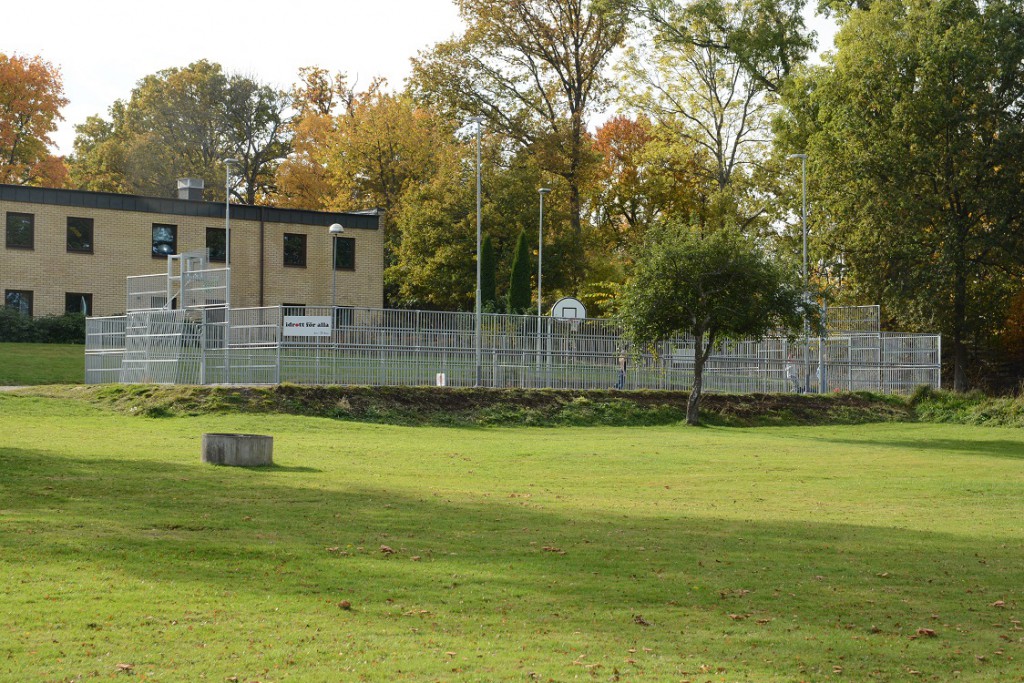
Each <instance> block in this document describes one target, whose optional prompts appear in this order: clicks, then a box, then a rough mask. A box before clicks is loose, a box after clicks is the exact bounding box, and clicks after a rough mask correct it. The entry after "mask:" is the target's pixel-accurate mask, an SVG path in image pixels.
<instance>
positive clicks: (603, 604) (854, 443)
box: [0, 395, 1024, 683]
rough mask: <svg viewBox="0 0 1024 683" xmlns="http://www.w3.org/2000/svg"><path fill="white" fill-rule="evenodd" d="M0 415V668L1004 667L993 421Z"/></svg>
mask: <svg viewBox="0 0 1024 683" xmlns="http://www.w3.org/2000/svg"><path fill="white" fill-rule="evenodd" d="M0 430H2V433H3V434H4V441H3V445H2V446H0V548H2V550H0V603H2V604H3V605H4V613H5V618H4V620H3V621H2V622H0V679H2V680H12V681H14V680H18V681H20V680H41V681H51V680H52V681H58V680H72V679H73V680H96V679H108V678H116V677H120V678H128V677H134V678H137V679H145V680H166V681H181V680H200V679H205V680H211V681H224V680H238V681H252V680H259V681H263V682H264V683H267V682H269V681H283V680H302V681H320V680H324V681H326V680H332V681H334V680H369V681H391V680H412V681H421V680H423V681H426V680H430V681H433V680H445V681H484V680H486V681H491V680H494V681H497V680H554V681H564V680H601V681H608V680H624V681H625V680H636V681H639V680H644V681H678V680H690V681H701V682H703V681H715V682H719V681H821V680H850V681H866V680H886V681H902V680H908V681H909V680H914V681H916V680H934V681H949V680H977V681H1013V680H1024V666H1022V664H1021V662H1022V657H1024V643H1022V642H1021V638H1022V636H1024V631H1022V630H1021V622H1020V620H1021V619H1022V607H1024V604H1022V602H1021V601H1022V597H1021V591H1022V589H1024V566H1022V564H1021V562H1020V557H1021V556H1022V552H1024V526H1022V524H1021V521H1020V520H1021V513H1022V507H1024V503H1022V500H1024V497H1022V494H1024V476H1022V474H1021V464H1022V459H1024V434H1022V433H1021V432H1020V431H1018V430H1008V429H994V428H977V427H961V426H950V425H931V424H877V425H861V426H830V427H800V428H792V427H789V428H781V427H768V428H753V429H727V428H720V427H709V428H704V429H690V428H684V427H679V426H656V427H645V428H605V427H588V428H563V429H557V430H552V429H533V428H518V429H513V428H464V427H463V428H437V427H399V426H388V425H379V424H365V423H354V422H339V421H336V420H330V419H323V418H312V417H304V416H294V415H273V414H250V415H237V414H222V415H198V416H191V417H185V416H179V417H169V418H164V419H152V418H146V417H133V416H129V415H124V414H118V413H114V412H111V411H110V410H108V409H105V408H100V407H97V406H93V405H89V404H87V403H84V402H79V401H73V400H68V399H67V398H63V399H50V398H39V397H26V396H13V395H0ZM213 431H216V432H255V433H264V434H272V435H273V436H274V437H275V461H276V463H277V465H276V466H275V467H272V468H266V469H260V470H243V469H235V468H214V467H210V466H205V465H202V464H201V463H200V462H199V448H200V445H199V444H200V436H201V434H202V433H203V432H213ZM385 546H386V548H387V549H390V550H393V551H394V552H387V551H386V549H385V548H384V547H385ZM346 603H347V604H346ZM346 607H348V609H346ZM932 633H934V635H932ZM232 677H234V678H232Z"/></svg>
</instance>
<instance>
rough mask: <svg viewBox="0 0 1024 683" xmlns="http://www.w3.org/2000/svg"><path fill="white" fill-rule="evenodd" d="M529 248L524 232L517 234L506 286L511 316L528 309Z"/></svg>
mask: <svg viewBox="0 0 1024 683" xmlns="http://www.w3.org/2000/svg"><path fill="white" fill-rule="evenodd" d="M532 270H533V269H532V267H531V265H530V246H529V244H528V240H527V239H526V231H525V230H524V231H521V232H520V233H519V237H518V239H516V250H515V252H513V255H512V272H511V274H510V275H509V285H508V312H509V313H513V314H522V313H526V312H527V311H528V310H529V309H530V299H531V293H532V289H531V287H530V273H531V272H532Z"/></svg>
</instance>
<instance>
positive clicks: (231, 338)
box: [86, 306, 941, 394]
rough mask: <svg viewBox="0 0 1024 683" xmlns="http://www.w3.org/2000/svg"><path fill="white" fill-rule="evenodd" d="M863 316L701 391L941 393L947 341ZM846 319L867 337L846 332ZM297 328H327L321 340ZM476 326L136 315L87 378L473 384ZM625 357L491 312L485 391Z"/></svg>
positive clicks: (645, 361) (682, 342) (743, 350)
mask: <svg viewBox="0 0 1024 683" xmlns="http://www.w3.org/2000/svg"><path fill="white" fill-rule="evenodd" d="M864 308H867V309H875V312H874V313H872V312H871V311H855V310H851V309H843V308H833V309H830V310H829V312H828V315H829V316H830V318H829V321H828V322H827V324H826V329H829V330H832V331H831V332H830V334H829V336H827V337H825V338H820V339H819V338H811V339H808V340H806V341H805V340H804V339H798V340H796V341H793V340H788V339H785V338H781V337H780V338H769V339H765V340H761V341H753V340H751V341H726V342H722V343H721V344H719V345H718V346H717V347H716V348H715V350H714V352H713V353H712V355H711V357H710V358H709V360H708V362H707V364H706V366H705V375H704V388H705V390H706V391H713V392H744V393H745V392H782V391H794V390H799V391H805V390H806V391H822V390H823V391H829V392H831V391H861V390H867V391H878V392H883V393H900V394H905V393H909V392H911V391H913V390H914V389H915V388H916V387H917V386H919V385H928V386H932V387H939V385H940V362H939V359H940V355H941V339H940V337H939V336H938V335H916V334H893V333H884V332H875V331H865V329H864V328H865V327H867V328H869V329H870V325H871V322H870V318H871V316H872V315H874V319H875V320H876V321H877V307H864ZM293 316H299V317H293ZM833 316H835V317H833ZM844 318H845V319H849V320H853V321H855V322H856V323H857V324H856V325H849V327H855V328H860V329H848V330H844V329H842V327H843V324H842V323H843V320H844ZM289 320H292V321H294V320H300V321H320V323H319V327H320V329H319V332H317V334H320V335H323V336H308V335H309V330H307V329H304V328H302V327H294V326H288V325H287V324H286V323H287V322H288V321H289ZM473 322H474V318H473V314H471V313H448V312H432V311H406V310H388V309H368V308H331V307H328V306H323V307H317V306H306V307H302V308H287V307H280V306H277V307H266V308H245V309H232V310H230V311H228V310H226V309H224V308H206V309H189V310H140V311H133V312H131V313H129V314H128V315H127V316H119V317H112V318H90V319H88V321H87V334H86V382H87V383H90V384H95V383H103V382H154V383H167V384H225V383H227V384H278V383H281V382H292V383H296V384H347V385H376V386H426V385H443V386H456V387H457V386H462V387H467V386H476V385H477V372H478V364H477V353H476V346H475V335H474V324H473ZM310 324H312V323H310ZM623 349H624V342H623V337H622V329H621V327H620V326H619V325H618V323H617V322H615V321H613V320H603V319H579V320H559V319H554V318H550V317H542V318H537V317H536V316H513V315H493V314H485V315H484V316H483V318H482V329H481V352H480V361H479V373H480V382H479V384H480V386H486V387H532V388H544V387H547V388H564V389H608V388H611V387H613V386H616V385H617V384H618V383H619V379H620V378H619V357H620V355H621V354H622V351H623ZM693 363H694V343H693V340H692V339H685V338H680V339H673V340H669V341H666V342H663V343H662V344H660V345H659V346H658V347H657V349H655V350H654V352H651V353H642V354H632V353H629V354H628V360H627V370H626V373H625V378H624V382H623V385H622V386H623V388H626V389H688V388H689V387H690V385H691V383H692V381H693Z"/></svg>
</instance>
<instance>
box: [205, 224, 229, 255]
mask: <svg viewBox="0 0 1024 683" xmlns="http://www.w3.org/2000/svg"><path fill="white" fill-rule="evenodd" d="M226 235H227V231H226V230H225V229H224V228H207V229H206V248H207V249H209V250H210V261H215V262H217V263H225V262H226V261H227V258H228V252H227V243H228V241H227V238H226Z"/></svg>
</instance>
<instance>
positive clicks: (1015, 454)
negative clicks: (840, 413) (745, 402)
mask: <svg viewBox="0 0 1024 683" xmlns="http://www.w3.org/2000/svg"><path fill="white" fill-rule="evenodd" d="M816 440H819V441H827V442H829V443H837V444H849V445H854V446H873V447H877V448H880V449H894V450H902V451H905V450H926V451H939V452H946V453H950V454H956V455H963V454H969V455H984V456H990V457H995V458H1009V459H1011V460H1024V442H1021V441H1014V440H1011V439H993V440H987V439H986V440H975V439H928V438H912V439H910V438H903V439H901V438H899V437H897V436H888V435H887V436H886V438H885V439H834V438H819V439H816Z"/></svg>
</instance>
